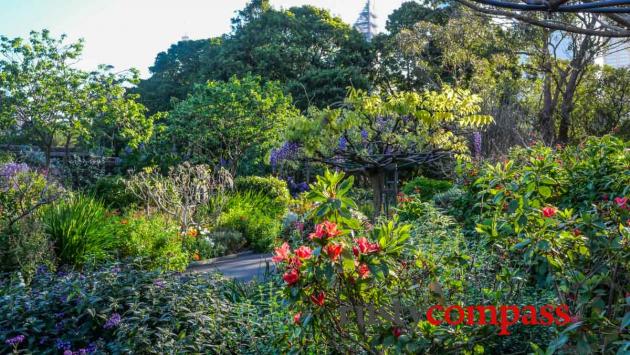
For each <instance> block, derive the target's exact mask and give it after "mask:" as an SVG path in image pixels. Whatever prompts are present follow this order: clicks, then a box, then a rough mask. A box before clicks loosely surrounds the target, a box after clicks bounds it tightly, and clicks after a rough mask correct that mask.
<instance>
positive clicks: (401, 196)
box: [396, 192, 413, 203]
mask: <svg viewBox="0 0 630 355" xmlns="http://www.w3.org/2000/svg"><path fill="white" fill-rule="evenodd" d="M396 199H397V200H398V203H407V202H411V201H413V199H412V198H411V197H407V195H405V194H404V193H403V192H399V193H398V195H397V196H396Z"/></svg>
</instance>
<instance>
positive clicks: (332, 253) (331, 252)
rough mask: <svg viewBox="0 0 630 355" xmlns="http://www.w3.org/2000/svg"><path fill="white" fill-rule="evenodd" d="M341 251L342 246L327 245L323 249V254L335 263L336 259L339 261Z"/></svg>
mask: <svg viewBox="0 0 630 355" xmlns="http://www.w3.org/2000/svg"><path fill="white" fill-rule="evenodd" d="M342 250H343V245H342V244H329V245H327V246H326V248H325V249H324V252H325V253H326V255H328V256H329V257H330V259H332V261H337V259H339V255H340V254H341V251H342Z"/></svg>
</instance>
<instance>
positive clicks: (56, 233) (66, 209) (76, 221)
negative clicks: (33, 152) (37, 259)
mask: <svg viewBox="0 0 630 355" xmlns="http://www.w3.org/2000/svg"><path fill="white" fill-rule="evenodd" d="M42 218H43V222H44V228H45V232H46V233H47V234H48V235H49V236H50V238H51V240H52V241H53V245H54V249H55V253H56V256H57V258H58V259H59V262H60V263H61V264H62V265H70V266H73V267H76V268H81V267H83V265H85V263H87V262H88V261H95V262H98V261H102V260H105V259H107V258H108V257H109V255H110V251H111V250H113V249H114V248H115V247H116V234H115V233H110V227H109V223H108V219H109V218H108V216H107V209H106V208H105V206H104V205H103V203H101V202H100V201H97V200H95V199H93V198H92V197H89V196H84V195H80V194H77V195H73V196H71V197H70V198H69V199H67V200H64V201H59V202H57V203H55V204H53V205H51V206H50V207H48V208H47V209H46V210H45V211H44V212H43V216H42Z"/></svg>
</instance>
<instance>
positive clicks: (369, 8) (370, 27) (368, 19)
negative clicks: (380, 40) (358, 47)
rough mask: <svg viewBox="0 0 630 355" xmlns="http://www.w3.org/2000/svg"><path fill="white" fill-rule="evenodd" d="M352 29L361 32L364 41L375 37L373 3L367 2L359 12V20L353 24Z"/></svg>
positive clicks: (368, 0)
mask: <svg viewBox="0 0 630 355" xmlns="http://www.w3.org/2000/svg"><path fill="white" fill-rule="evenodd" d="M354 28H356V29H357V31H359V32H361V34H363V36H364V37H365V39H366V40H368V41H371V40H372V37H374V35H376V31H377V28H376V15H375V14H374V1H372V0H367V2H366V4H365V7H364V8H363V10H361V13H360V14H359V18H358V19H357V21H356V22H355V23H354Z"/></svg>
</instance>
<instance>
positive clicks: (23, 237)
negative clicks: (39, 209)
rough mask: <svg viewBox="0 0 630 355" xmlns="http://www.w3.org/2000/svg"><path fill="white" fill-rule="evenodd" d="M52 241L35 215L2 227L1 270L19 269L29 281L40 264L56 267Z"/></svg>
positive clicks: (0, 230) (0, 245) (0, 246)
mask: <svg viewBox="0 0 630 355" xmlns="http://www.w3.org/2000/svg"><path fill="white" fill-rule="evenodd" d="M51 249H52V243H51V242H50V240H49V239H48V238H47V236H46V235H45V234H44V231H43V228H42V225H41V222H40V221H39V220H38V219H37V218H36V217H34V216H29V217H26V218H24V219H21V220H19V221H17V222H16V223H15V224H13V225H12V226H10V227H7V226H3V228H0V272H10V271H19V272H20V273H21V274H22V276H23V277H24V279H25V280H26V281H27V282H28V281H29V280H30V279H31V277H32V276H33V274H34V273H35V270H36V269H37V267H38V266H40V265H42V264H45V265H47V266H48V267H51V268H53V267H54V255H53V254H52V253H51V252H50V250H51Z"/></svg>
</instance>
